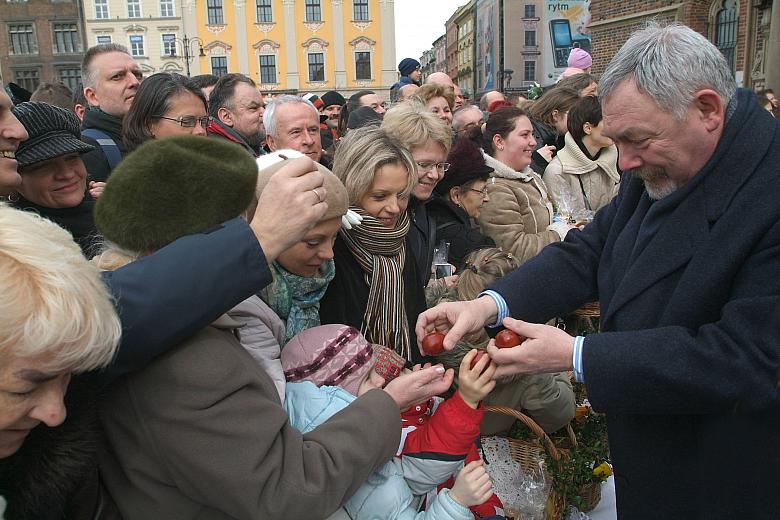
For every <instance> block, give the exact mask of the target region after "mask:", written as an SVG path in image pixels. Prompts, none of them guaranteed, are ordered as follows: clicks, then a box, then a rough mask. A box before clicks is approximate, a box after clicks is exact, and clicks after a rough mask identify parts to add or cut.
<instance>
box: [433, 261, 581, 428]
mask: <svg viewBox="0 0 780 520" xmlns="http://www.w3.org/2000/svg"><path fill="white" fill-rule="evenodd" d="M517 267H518V262H517V259H516V258H515V257H514V256H513V255H512V254H510V253H506V252H504V251H503V250H501V249H500V248H495V247H494V248H488V249H480V250H478V251H475V252H473V253H471V254H470V255H469V256H468V258H467V260H466V266H465V269H464V270H463V271H461V272H460V273H459V274H460V276H459V277H458V280H457V282H456V283H455V286H454V287H453V288H452V289H450V290H449V291H448V292H446V293H445V294H442V295H441V297H440V298H439V301H438V302H436V303H440V302H444V301H469V300H473V299H474V298H476V297H477V295H479V293H480V292H482V291H484V290H485V288H487V287H488V286H490V285H491V284H492V283H493V282H495V281H496V280H498V279H499V278H502V277H504V276H505V275H507V274H509V273H510V272H511V271H513V270H514V269H516V268H517ZM488 340H489V338H488V335H487V333H486V332H485V331H484V330H480V331H479V332H478V333H475V334H471V335H468V336H464V337H463V339H462V340H461V341H459V342H458V343H457V345H455V348H454V349H452V350H449V351H445V352H443V353H442V354H441V355H439V356H438V361H440V362H441V363H442V364H444V366H445V367H447V368H449V367H458V366H460V361H461V359H463V356H465V355H466V354H468V353H469V351H470V350H471V349H474V348H479V349H483V350H484V349H485V348H486V347H487V344H488ZM485 404H486V405H497V406H508V407H510V408H514V409H516V410H521V411H522V412H523V413H525V414H526V415H528V416H530V417H531V418H532V419H533V420H534V421H536V422H537V423H538V424H539V426H541V427H542V429H544V431H546V432H547V433H552V432H554V431H556V430H558V429H560V428H562V427H563V426H565V425H566V424H568V423H569V421H571V420H572V419H573V418H574V409H575V402H574V390H573V389H572V386H571V382H570V381H569V375H568V373H566V372H559V373H556V374H537V375H524V376H518V375H515V376H509V377H506V378H503V379H501V380H499V381H498V384H497V385H496V388H495V389H493V391H492V392H491V393H490V395H488V396H487V398H486V399H485ZM513 422H514V419H513V418H511V417H509V416H506V415H499V414H492V413H486V414H485V418H484V420H483V421H482V433H483V434H484V435H493V434H496V433H498V432H503V431H506V430H508V429H509V428H511V426H512V423H513Z"/></svg>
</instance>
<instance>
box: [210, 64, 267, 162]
mask: <svg viewBox="0 0 780 520" xmlns="http://www.w3.org/2000/svg"><path fill="white" fill-rule="evenodd" d="M264 112H265V101H264V100H263V95H262V94H261V93H260V91H259V90H257V85H255V82H254V81H252V79H251V78H249V77H247V76H244V75H243V74H225V75H224V76H222V77H221V78H219V81H217V84H216V85H215V86H214V90H212V91H211V95H210V96H209V115H210V116H211V122H210V123H209V127H208V132H209V136H210V137H215V138H217V139H225V140H228V141H232V142H234V143H236V144H238V145H241V146H242V147H243V148H244V149H245V150H246V151H247V152H249V153H251V154H252V155H253V156H255V157H258V156H260V155H263V154H264V153H265V152H264V151H263V142H264V141H265V126H263V113H264Z"/></svg>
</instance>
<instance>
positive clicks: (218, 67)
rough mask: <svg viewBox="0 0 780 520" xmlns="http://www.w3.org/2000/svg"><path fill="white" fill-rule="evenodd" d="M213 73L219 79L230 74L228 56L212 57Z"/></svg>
mask: <svg viewBox="0 0 780 520" xmlns="http://www.w3.org/2000/svg"><path fill="white" fill-rule="evenodd" d="M211 73H212V74H214V75H215V76H217V77H219V76H224V75H225V74H227V73H228V65H227V56H212V58H211Z"/></svg>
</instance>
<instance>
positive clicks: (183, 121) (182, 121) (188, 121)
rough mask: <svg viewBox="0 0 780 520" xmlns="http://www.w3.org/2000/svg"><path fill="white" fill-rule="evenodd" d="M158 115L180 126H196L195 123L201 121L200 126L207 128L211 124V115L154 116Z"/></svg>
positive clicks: (159, 117)
mask: <svg viewBox="0 0 780 520" xmlns="http://www.w3.org/2000/svg"><path fill="white" fill-rule="evenodd" d="M152 117H156V118H158V119H167V120H168V121H173V122H174V123H178V124H179V126H183V127H184V128H195V125H197V124H198V123H200V126H202V127H203V128H206V127H207V126H209V119H210V118H209V116H201V117H195V116H180V117H165V116H152Z"/></svg>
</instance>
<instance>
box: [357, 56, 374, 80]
mask: <svg viewBox="0 0 780 520" xmlns="http://www.w3.org/2000/svg"><path fill="white" fill-rule="evenodd" d="M355 79H371V53H370V52H356V53H355Z"/></svg>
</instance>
